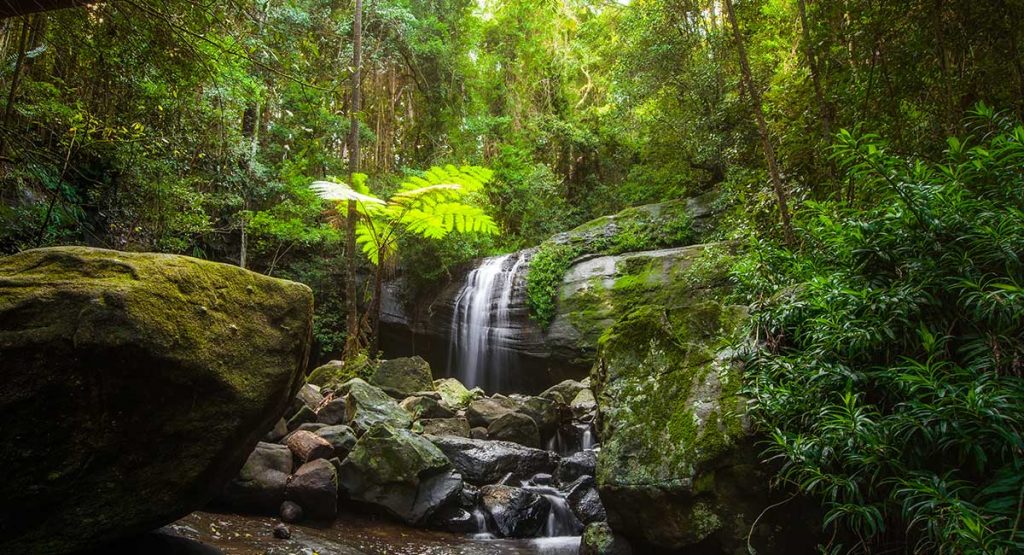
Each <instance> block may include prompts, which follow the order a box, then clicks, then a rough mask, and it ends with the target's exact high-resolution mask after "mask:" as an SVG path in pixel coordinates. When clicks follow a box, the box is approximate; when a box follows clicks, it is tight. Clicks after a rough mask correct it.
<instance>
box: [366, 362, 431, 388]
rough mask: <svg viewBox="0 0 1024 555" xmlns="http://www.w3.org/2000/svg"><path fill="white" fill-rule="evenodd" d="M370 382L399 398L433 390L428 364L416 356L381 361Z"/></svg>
mask: <svg viewBox="0 0 1024 555" xmlns="http://www.w3.org/2000/svg"><path fill="white" fill-rule="evenodd" d="M370 383H372V384H373V385H375V386H377V387H379V388H381V389H383V390H384V391H385V392H386V393H388V394H389V395H394V396H397V397H399V398H402V397H406V396H409V395H412V394H413V393H418V392H421V391H433V390H434V376H433V375H432V373H431V370H430V365H429V364H427V361H425V360H423V359H422V358H420V357H418V356H412V357H404V358H395V359H391V360H384V361H381V362H380V364H378V365H377V370H376V371H374V373H373V376H371V377H370Z"/></svg>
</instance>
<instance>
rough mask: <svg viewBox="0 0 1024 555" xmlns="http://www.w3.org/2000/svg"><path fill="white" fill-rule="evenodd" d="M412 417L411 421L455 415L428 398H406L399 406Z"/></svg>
mask: <svg viewBox="0 0 1024 555" xmlns="http://www.w3.org/2000/svg"><path fill="white" fill-rule="evenodd" d="M399 406H401V407H402V408H403V409H405V411H406V412H408V413H409V415H410V416H412V418H413V420H419V419H421V418H451V417H453V416H455V413H454V412H452V411H451V410H449V409H447V408H445V407H444V406H442V405H441V403H439V402H437V401H435V400H434V399H431V398H430V397H419V396H413V397H406V398H405V400H403V401H402V402H401V403H400V405H399Z"/></svg>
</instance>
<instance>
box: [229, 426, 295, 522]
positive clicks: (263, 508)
mask: <svg viewBox="0 0 1024 555" xmlns="http://www.w3.org/2000/svg"><path fill="white" fill-rule="evenodd" d="M291 473H292V452H291V450H289V449H288V448H287V447H285V446H284V445H278V444H276V443H264V442H262V441H261V442H259V443H257V444H256V449H255V450H253V452H252V453H251V454H250V455H249V458H248V459H247V460H246V461H245V464H244V465H243V466H242V470H241V471H240V472H239V473H238V476H236V477H235V478H234V479H233V480H231V481H230V482H228V485H227V486H225V488H224V491H223V492H222V493H221V495H220V496H219V497H218V498H217V502H218V503H219V504H221V505H224V506H226V507H229V508H231V509H233V510H236V511H240V512H256V513H263V514H273V513H274V511H276V510H277V507H278V506H280V505H281V501H283V500H284V489H285V484H286V483H287V482H288V475H289V474H291Z"/></svg>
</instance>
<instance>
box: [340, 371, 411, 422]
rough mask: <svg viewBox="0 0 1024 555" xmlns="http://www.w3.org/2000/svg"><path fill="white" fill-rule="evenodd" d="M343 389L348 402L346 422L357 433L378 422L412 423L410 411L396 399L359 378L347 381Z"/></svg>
mask: <svg viewBox="0 0 1024 555" xmlns="http://www.w3.org/2000/svg"><path fill="white" fill-rule="evenodd" d="M342 391H343V393H344V399H345V403H346V405H345V414H346V418H347V422H346V423H347V424H348V425H349V426H351V427H352V429H353V430H354V431H355V432H356V435H360V434H362V433H363V432H365V431H366V430H369V429H370V428H372V427H373V426H374V425H376V424H388V425H389V426H394V427H396V428H408V427H409V425H410V424H412V419H411V418H410V417H409V413H407V412H405V410H403V409H402V407H400V406H398V403H396V402H395V400H394V399H392V398H391V397H389V396H388V395H387V394H386V393H384V392H383V391H381V390H380V388H377V387H374V386H372V385H370V384H368V383H366V382H365V381H363V380H361V379H359V378H356V379H354V380H349V381H348V382H346V383H345V385H343V386H342Z"/></svg>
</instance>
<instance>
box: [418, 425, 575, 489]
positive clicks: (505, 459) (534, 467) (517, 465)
mask: <svg viewBox="0 0 1024 555" xmlns="http://www.w3.org/2000/svg"><path fill="white" fill-rule="evenodd" d="M424 437H427V438H428V439H430V441H432V442H433V443H434V445H436V446H437V447H438V448H440V449H441V451H442V452H443V453H444V455H445V456H447V457H448V460H450V461H451V462H452V464H453V465H454V466H455V469H456V470H457V471H458V472H459V473H460V474H462V477H463V478H464V479H465V480H466V481H467V482H469V483H471V484H477V485H483V484H493V483H495V482H498V481H499V480H501V479H502V478H504V477H505V476H506V475H509V474H511V475H512V478H513V479H515V480H528V479H529V478H530V477H531V476H533V475H535V474H539V473H547V474H550V473H552V472H554V471H555V467H556V466H557V464H558V457H557V456H556V455H555V454H553V453H551V452H548V451H543V450H541V449H533V448H530V447H525V446H522V445H519V444H517V443H511V442H507V441H481V440H477V439H466V438H461V437H438V436H424Z"/></svg>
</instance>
